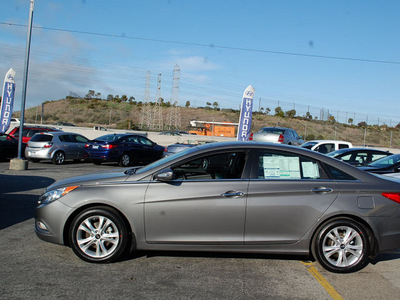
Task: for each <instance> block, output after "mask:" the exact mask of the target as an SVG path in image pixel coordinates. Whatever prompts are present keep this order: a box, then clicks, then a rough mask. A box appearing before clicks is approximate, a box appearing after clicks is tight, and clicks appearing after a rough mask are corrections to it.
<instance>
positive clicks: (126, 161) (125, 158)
mask: <svg viewBox="0 0 400 300" xmlns="http://www.w3.org/2000/svg"><path fill="white" fill-rule="evenodd" d="M131 162H132V161H131V157H130V156H129V154H128V153H123V154H122V155H121V158H120V159H119V165H120V166H121V167H128V166H129V165H130V164H131Z"/></svg>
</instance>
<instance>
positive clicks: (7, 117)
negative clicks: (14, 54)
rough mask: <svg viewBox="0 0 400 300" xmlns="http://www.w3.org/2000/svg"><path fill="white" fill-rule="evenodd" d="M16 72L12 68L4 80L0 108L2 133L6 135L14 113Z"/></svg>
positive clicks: (0, 129)
mask: <svg viewBox="0 0 400 300" xmlns="http://www.w3.org/2000/svg"><path fill="white" fill-rule="evenodd" d="M14 77H15V71H14V70H13V69H12V68H11V69H10V70H8V72H7V74H6V77H5V78H4V85H3V93H2V96H3V98H2V101H1V108H0V112H1V115H0V132H1V133H4V132H6V131H7V130H8V128H9V127H10V122H11V116H12V113H13V105H14V93H15V80H14Z"/></svg>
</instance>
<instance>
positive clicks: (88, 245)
mask: <svg viewBox="0 0 400 300" xmlns="http://www.w3.org/2000/svg"><path fill="white" fill-rule="evenodd" d="M69 239H70V245H71V247H72V249H73V251H74V252H75V254H76V255H77V256H78V257H80V258H81V259H83V260H85V261H88V262H94V263H109V262H113V261H116V260H118V259H119V258H121V256H122V255H123V254H125V252H126V250H127V249H128V241H129V232H128V230H127V227H126V225H125V223H124V222H123V220H122V219H121V217H120V216H119V215H118V213H117V212H115V211H114V210H113V209H111V208H106V207H94V208H90V209H87V210H85V211H83V212H81V213H80V214H79V215H78V216H76V217H75V219H74V221H73V222H72V225H71V228H70V231H69Z"/></svg>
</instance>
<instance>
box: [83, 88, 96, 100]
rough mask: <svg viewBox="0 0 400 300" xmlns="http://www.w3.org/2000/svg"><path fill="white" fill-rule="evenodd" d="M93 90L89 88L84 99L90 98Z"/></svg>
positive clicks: (92, 95) (92, 96)
mask: <svg viewBox="0 0 400 300" xmlns="http://www.w3.org/2000/svg"><path fill="white" fill-rule="evenodd" d="M94 94H95V92H94V90H89V92H88V93H87V94H86V96H85V99H92V98H94Z"/></svg>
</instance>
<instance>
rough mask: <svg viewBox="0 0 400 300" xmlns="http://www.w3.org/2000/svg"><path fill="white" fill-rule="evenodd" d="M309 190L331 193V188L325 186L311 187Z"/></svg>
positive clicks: (318, 192)
mask: <svg viewBox="0 0 400 300" xmlns="http://www.w3.org/2000/svg"><path fill="white" fill-rule="evenodd" d="M311 191H312V192H314V193H317V194H328V193H332V192H333V189H331V188H325V187H316V188H314V189H312V190H311Z"/></svg>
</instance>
